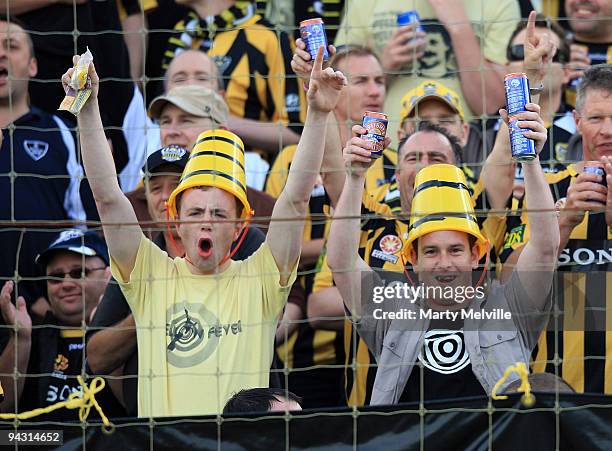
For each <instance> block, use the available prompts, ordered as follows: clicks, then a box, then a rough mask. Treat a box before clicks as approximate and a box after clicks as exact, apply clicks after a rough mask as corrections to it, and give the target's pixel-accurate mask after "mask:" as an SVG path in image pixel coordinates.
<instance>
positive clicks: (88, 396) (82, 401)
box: [0, 376, 114, 432]
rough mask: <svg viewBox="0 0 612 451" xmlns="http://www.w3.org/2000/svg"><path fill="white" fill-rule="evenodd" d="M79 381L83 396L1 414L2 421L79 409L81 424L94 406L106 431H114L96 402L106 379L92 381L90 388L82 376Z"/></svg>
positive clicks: (72, 394)
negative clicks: (62, 409) (36, 407)
mask: <svg viewBox="0 0 612 451" xmlns="http://www.w3.org/2000/svg"><path fill="white" fill-rule="evenodd" d="M77 381H78V382H79V384H80V385H81V387H82V388H83V393H82V395H81V393H80V392H74V393H71V394H70V396H69V397H68V399H67V400H66V401H60V402H58V403H55V404H52V405H50V406H47V407H41V408H38V409H34V410H30V411H28V412H21V413H3V414H0V419H1V420H14V419H18V420H27V419H29V418H34V417H37V416H39V415H44V414H46V413H50V412H53V411H55V410H58V409H61V408H66V409H79V420H81V422H85V421H86V420H87V417H88V416H89V411H90V410H91V408H92V406H93V407H95V409H96V410H97V411H98V413H99V414H100V418H101V419H102V423H103V424H104V431H105V432H112V431H113V430H114V426H113V425H112V424H111V422H110V421H109V420H108V418H107V417H106V415H104V412H103V411H102V407H100V404H98V401H97V400H96V394H97V393H100V392H101V391H102V390H103V389H104V386H105V385H106V382H105V381H104V379H102V378H101V377H96V378H94V379H93V380H92V381H91V384H89V386H88V385H87V384H86V383H85V381H84V380H83V378H82V377H81V376H77Z"/></svg>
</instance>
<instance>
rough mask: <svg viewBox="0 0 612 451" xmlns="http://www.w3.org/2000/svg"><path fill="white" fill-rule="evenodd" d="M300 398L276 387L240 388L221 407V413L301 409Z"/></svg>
mask: <svg viewBox="0 0 612 451" xmlns="http://www.w3.org/2000/svg"><path fill="white" fill-rule="evenodd" d="M301 402H302V399H301V398H300V397H299V396H297V395H296V394H295V393H291V392H290V391H288V390H281V389H278V388H251V389H248V390H240V391H239V392H238V393H236V394H235V395H234V396H232V397H231V398H230V399H229V401H227V403H226V404H225V407H224V408H223V415H228V414H231V413H255V412H287V411H296V410H302V406H301V405H300V403H301Z"/></svg>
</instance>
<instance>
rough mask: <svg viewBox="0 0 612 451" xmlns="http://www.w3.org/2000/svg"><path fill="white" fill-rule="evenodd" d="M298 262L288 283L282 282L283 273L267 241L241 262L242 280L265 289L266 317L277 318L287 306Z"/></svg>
mask: <svg viewBox="0 0 612 451" xmlns="http://www.w3.org/2000/svg"><path fill="white" fill-rule="evenodd" d="M298 263H299V262H298ZM298 263H296V264H295V267H294V268H293V269H292V271H291V274H290V275H289V279H288V282H287V284H286V285H281V284H280V276H281V273H280V271H279V270H278V266H277V265H276V260H274V256H273V255H272V251H270V246H268V243H267V242H265V241H264V242H263V244H262V245H261V247H260V248H259V249H257V250H256V251H255V252H254V253H253V254H252V255H251V256H250V257H249V258H247V259H246V260H244V261H243V262H242V263H241V265H242V268H241V274H240V276H241V281H243V282H244V283H254V287H253V289H259V288H258V287H259V286H261V289H262V290H263V299H264V305H263V309H264V313H265V316H266V318H269V319H275V318H277V317H278V314H279V313H280V312H281V311H282V309H283V307H284V306H285V303H286V302H287V297H288V296H289V290H291V286H292V285H293V282H295V279H296V277H297V267H298Z"/></svg>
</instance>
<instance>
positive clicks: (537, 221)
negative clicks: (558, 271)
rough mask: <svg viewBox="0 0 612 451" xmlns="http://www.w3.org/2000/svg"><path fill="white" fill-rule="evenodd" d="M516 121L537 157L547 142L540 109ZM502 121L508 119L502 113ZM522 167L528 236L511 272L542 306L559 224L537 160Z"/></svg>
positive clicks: (557, 238) (549, 284)
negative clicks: (534, 144) (514, 273)
mask: <svg viewBox="0 0 612 451" xmlns="http://www.w3.org/2000/svg"><path fill="white" fill-rule="evenodd" d="M534 115H536V116H537V117H536V116H534ZM518 119H519V121H520V122H519V126H521V127H522V128H528V129H530V131H528V132H526V133H525V136H526V137H527V138H530V139H533V140H535V143H536V150H537V153H538V154H539V153H540V151H541V150H542V148H543V147H544V144H545V143H546V139H547V133H546V128H545V127H544V121H543V120H542V118H541V117H540V115H539V107H538V112H537V113H531V112H527V113H520V114H519V115H518ZM504 120H505V121H507V120H508V117H507V115H506V114H505V113H504ZM522 165H523V174H524V177H525V203H526V205H527V209H528V210H527V220H528V221H529V228H530V230H531V237H530V239H529V241H528V242H527V244H525V246H524V248H523V250H522V252H521V254H520V256H519V258H518V261H517V264H516V267H515V269H514V270H515V271H518V276H519V280H520V281H521V285H522V286H523V287H524V289H525V291H526V292H527V293H529V294H530V295H531V294H532V293H533V294H534V296H530V299H531V300H535V301H536V302H542V303H543V302H545V301H546V297H545V294H548V292H549V290H550V288H551V284H552V279H553V270H554V268H555V263H556V261H557V251H558V248H559V222H558V220H557V215H556V214H555V203H554V201H553V197H552V193H551V192H550V188H549V186H548V183H547V182H546V179H545V178H544V172H543V171H542V167H541V166H540V160H539V158H538V157H536V158H535V159H534V160H532V161H530V162H523V163H522ZM540 294H541V295H540ZM532 307H533V308H536V309H541V308H542V307H544V305H543V304H542V305H533V306H532Z"/></svg>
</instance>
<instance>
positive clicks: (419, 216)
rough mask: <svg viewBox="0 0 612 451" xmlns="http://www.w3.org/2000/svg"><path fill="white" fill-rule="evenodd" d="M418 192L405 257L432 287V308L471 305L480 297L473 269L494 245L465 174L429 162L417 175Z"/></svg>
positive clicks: (451, 166) (416, 188)
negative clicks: (484, 229) (483, 227)
mask: <svg viewBox="0 0 612 451" xmlns="http://www.w3.org/2000/svg"><path fill="white" fill-rule="evenodd" d="M414 193H415V194H414V198H413V201H412V210H411V218H410V228H409V232H408V238H407V240H406V242H405V247H404V251H403V252H404V256H405V258H406V260H407V261H408V262H410V263H411V264H412V265H413V269H414V272H415V273H417V275H418V277H419V281H420V282H422V283H423V284H424V286H425V287H428V288H431V289H430V290H428V291H427V292H426V297H427V299H426V300H427V303H428V305H429V306H430V307H431V308H434V309H449V310H454V309H461V308H465V307H467V306H468V305H469V303H470V300H471V299H472V298H473V297H474V296H475V295H476V292H475V291H472V290H475V287H474V286H473V282H472V271H473V270H475V269H477V268H478V262H479V260H480V259H481V258H482V257H483V256H484V255H485V253H486V252H487V249H488V241H487V239H486V238H485V237H484V236H483V235H482V233H481V231H480V228H479V227H478V223H477V220H476V215H475V213H474V209H473V206H472V201H471V198H470V191H469V189H468V186H467V182H466V179H465V175H464V173H463V171H462V170H461V169H459V168H458V167H456V166H453V165H449V164H434V165H431V166H428V167H426V168H423V169H422V170H421V171H419V173H418V174H417V176H416V179H415V184H414ZM470 293H471V294H470Z"/></svg>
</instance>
